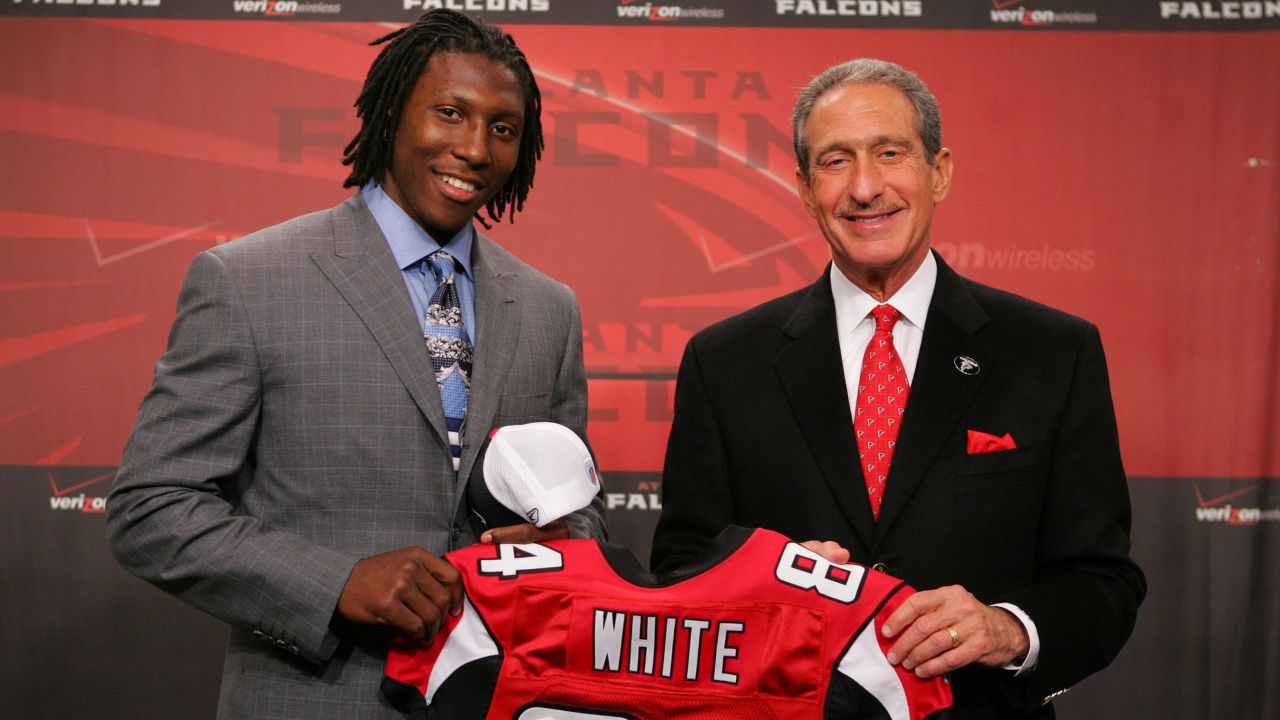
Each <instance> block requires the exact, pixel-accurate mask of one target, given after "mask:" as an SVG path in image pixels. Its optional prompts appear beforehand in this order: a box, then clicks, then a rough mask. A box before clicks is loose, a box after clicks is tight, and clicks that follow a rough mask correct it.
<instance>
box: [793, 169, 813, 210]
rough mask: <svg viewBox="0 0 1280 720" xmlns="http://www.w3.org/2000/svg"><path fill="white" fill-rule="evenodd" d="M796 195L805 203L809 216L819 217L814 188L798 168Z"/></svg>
mask: <svg viewBox="0 0 1280 720" xmlns="http://www.w3.org/2000/svg"><path fill="white" fill-rule="evenodd" d="M796 194H797V195H799V196H800V201H801V202H803V203H804V207H805V209H806V210H808V211H809V214H810V215H812V216H814V217H815V218H816V217H818V206H817V204H816V203H814V201H813V188H812V187H811V186H810V185H809V181H808V180H806V179H805V177H804V173H802V172H800V168H796Z"/></svg>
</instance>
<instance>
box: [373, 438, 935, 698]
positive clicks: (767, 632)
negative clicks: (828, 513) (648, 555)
mask: <svg viewBox="0 0 1280 720" xmlns="http://www.w3.org/2000/svg"><path fill="white" fill-rule="evenodd" d="M483 453H484V455H483V459H482V462H483V463H484V465H483V468H484V478H485V482H484V483H473V484H471V485H470V486H469V487H468V501H469V504H470V506H471V509H472V512H473V515H474V516H475V519H476V522H478V523H480V524H481V525H482V526H486V527H487V526H488V525H492V524H497V523H519V524H514V525H509V526H507V527H504V528H498V529H496V530H494V531H486V532H501V531H511V532H519V530H518V528H530V529H533V530H539V527H538V525H541V528H542V530H545V528H548V527H552V526H553V523H551V522H549V521H550V520H551V519H552V518H557V517H560V516H561V515H563V514H567V513H569V512H572V511H573V510H574V509H576V508H577V507H579V506H580V505H582V504H584V503H586V502H588V501H589V500H590V498H591V497H592V496H593V495H594V494H595V493H596V492H597V491H598V483H599V481H598V478H597V476H596V473H595V467H594V464H593V463H592V461H591V456H590V453H589V452H588V451H587V449H586V447H585V446H583V445H582V444H581V441H580V440H578V438H577V436H576V435H575V434H574V433H572V432H570V431H567V429H566V428H563V427H560V426H556V425H554V424H550V423H535V424H531V425H523V426H508V427H504V428H500V429H499V430H497V431H495V432H494V433H493V434H492V435H491V436H490V439H489V441H488V444H487V447H486V448H484V449H483ZM521 520H527V521H529V522H527V523H520V521H521ZM840 550H842V548H839V546H837V545H835V544H834V543H817V542H810V543H806V544H805V546H801V545H800V544H797V543H793V542H789V541H788V540H787V539H786V538H784V537H782V536H781V535H778V534H777V533H773V532H770V531H766V530H756V531H749V530H745V529H742V528H731V529H730V530H727V531H726V532H725V533H724V534H723V535H722V536H721V537H720V538H718V539H717V540H716V541H715V542H714V543H712V545H711V547H709V548H708V550H707V552H706V553H705V554H704V555H703V556H701V557H700V558H698V559H697V560H695V561H694V562H691V563H689V564H687V565H686V566H684V567H682V568H681V569H679V570H676V571H674V572H671V573H668V574H666V575H662V576H654V575H651V574H649V573H647V572H645V571H644V570H642V569H641V568H640V567H639V565H638V564H637V563H636V561H635V558H634V557H633V556H632V555H631V554H630V552H629V551H627V550H626V549H624V548H620V547H615V546H608V545H602V544H598V543H596V542H595V541H589V540H565V541H559V542H550V543H545V544H543V543H519V544H511V543H504V544H501V545H497V546H496V547H494V546H492V545H490V546H485V545H475V546H472V547H470V548H464V549H462V550H458V551H455V552H453V553H450V554H449V555H448V556H447V559H448V560H449V562H450V563H452V564H453V565H454V566H455V567H456V568H457V570H458V572H459V573H460V575H461V576H462V580H463V584H464V585H465V587H466V596H465V598H464V600H463V610H462V613H461V614H459V615H452V616H449V617H447V618H445V619H444V624H443V626H442V628H441V630H440V635H439V637H437V638H436V639H435V642H433V643H431V644H426V645H424V644H421V643H416V642H411V641H409V640H407V639H405V638H404V637H398V638H397V639H396V640H395V641H394V643H393V645H392V648H391V652H390V654H389V655H388V660H387V666H386V678H385V679H384V681H383V692H384V694H385V695H386V696H387V698H388V699H389V700H391V702H392V704H394V705H396V706H397V707H398V708H400V709H401V710H405V711H407V712H410V713H412V715H413V716H414V717H426V716H427V713H428V712H429V713H430V716H431V717H449V718H453V717H459V718H461V717H466V718H481V717H492V718H503V719H504V720H506V719H507V718H515V717H519V718H522V719H524V718H532V717H536V718H539V720H544V719H545V720H583V719H585V718H590V719H592V720H594V719H597V718H631V719H632V720H658V719H659V718H662V719H664V720H665V719H667V718H684V717H706V716H707V714H708V713H710V714H715V715H717V716H724V717H795V718H814V719H815V720H816V719H817V718H826V717H858V718H889V719H892V720H916V719H919V718H931V719H934V720H938V719H940V718H943V717H945V716H946V713H947V710H946V708H948V707H949V706H950V704H951V694H950V688H949V687H948V685H947V684H946V683H945V682H944V681H943V680H941V679H937V678H935V679H932V680H926V679H923V678H920V677H916V676H915V675H912V674H911V673H910V672H909V671H908V670H907V669H905V668H895V667H893V665H892V664H891V663H890V662H889V660H888V659H887V657H886V654H887V652H888V649H889V644H890V642H891V641H890V640H888V639H886V638H884V637H882V636H881V635H880V633H879V628H880V627H882V625H883V623H885V622H886V621H887V619H888V618H889V617H890V616H891V614H892V613H894V612H895V611H900V609H901V608H902V607H903V603H904V600H907V599H909V598H910V597H911V594H912V592H913V591H912V590H911V588H909V587H907V586H906V585H905V584H904V583H902V582H901V581H898V580H895V579H893V578H890V577H888V576H885V575H882V574H880V573H874V572H870V571H869V570H867V569H866V568H864V567H861V566H856V565H840V564H835V563H832V562H830V561H829V560H828V559H827V558H826V557H824V556H826V555H828V554H837V555H838V552H839V551H840Z"/></svg>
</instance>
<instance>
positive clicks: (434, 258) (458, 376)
mask: <svg viewBox="0 0 1280 720" xmlns="http://www.w3.org/2000/svg"><path fill="white" fill-rule="evenodd" d="M426 261H427V263H429V264H430V266H431V273H432V274H433V275H435V278H436V282H438V283H439V285H438V286H437V287H436V291H435V292H434V293H432V294H431V300H430V301H429V302H428V303H427V318H426V323H425V324H424V325H423V337H424V338H425V339H426V341H427V353H428V354H429V355H431V369H432V370H434V371H435V374H436V386H437V387H439V388H440V401H441V402H442V403H443V404H444V419H445V424H446V425H447V426H448V428H449V450H450V452H452V453H453V470H454V472H457V470H458V465H459V464H460V463H461V461H462V421H463V419H464V418H465V417H466V415H467V395H468V394H469V393H470V391H471V341H470V340H469V339H468V338H467V329H466V327H464V326H463V324H462V304H461V303H459V302H458V286H457V285H456V284H455V283H454V277H453V275H454V270H455V268H456V266H457V265H456V263H457V261H456V260H454V259H453V256H452V255H450V254H449V253H447V252H445V251H444V250H437V251H436V252H433V253H431V254H430V255H428V256H427V259H426Z"/></svg>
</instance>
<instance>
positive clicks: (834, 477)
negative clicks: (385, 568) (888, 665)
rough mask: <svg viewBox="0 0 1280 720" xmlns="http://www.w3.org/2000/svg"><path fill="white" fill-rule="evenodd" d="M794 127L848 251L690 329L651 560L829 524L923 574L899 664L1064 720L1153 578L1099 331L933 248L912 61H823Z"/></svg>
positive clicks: (991, 707) (964, 690) (978, 709)
mask: <svg viewBox="0 0 1280 720" xmlns="http://www.w3.org/2000/svg"><path fill="white" fill-rule="evenodd" d="M792 127H793V133H794V142H795V150H796V161H797V163H798V166H797V169H796V187H797V190H798V192H799V195H800V198H801V199H802V201H803V202H804V205H805V207H806V208H807V209H808V211H809V213H810V214H811V215H813V217H814V219H815V220H817V223H818V227H819V228H820V229H821V231H822V234H823V236H824V237H825V238H826V239H827V242H828V244H829V245H830V247H831V256H832V263H831V265H830V266H828V268H827V270H826V271H825V272H824V273H823V274H822V275H821V277H819V278H818V279H817V281H816V282H814V283H813V284H812V285H810V286H808V287H806V288H803V289H801V290H799V291H797V292H794V293H792V294H790V295H786V296H784V297H781V298H778V299H776V300H773V301H770V302H767V303H765V304H763V305H761V306H759V307H756V308H753V309H751V310H748V311H747V312H745V313H742V314H740V315H737V316H735V317H732V318H729V319H727V320H725V321H723V322H720V323H718V324H716V325H713V326H711V327H709V328H707V329H705V330H703V331H702V332H700V333H698V334H697V335H695V336H694V337H693V339H692V340H690V342H689V344H688V346H687V347H686V349H685V353H684V358H683V360H682V362H681V365H680V374H679V380H678V384H677V387H676V403H675V419H674V422H673V425H672V429H671V439H670V442H669V444H668V448H667V458H666V465H665V470H664V476H663V512H662V517H661V520H660V521H659V524H658V529H657V531H656V534H655V537H654V547H653V560H654V566H655V568H656V569H658V570H664V569H667V568H671V567H674V566H676V565H678V564H679V563H680V562H681V561H683V560H684V559H686V558H689V557H691V556H692V555H694V554H695V553H697V552H698V551H699V549H701V548H702V547H703V546H705V545H706V543H707V542H708V541H709V540H710V539H711V538H713V537H715V536H716V535H717V534H718V533H719V532H720V531H721V530H723V529H724V528H725V527H726V526H729V525H743V526H761V527H768V528H772V529H775V530H778V531H781V532H783V533H785V534H788V535H790V536H792V537H796V538H820V539H822V541H821V542H819V541H816V540H815V541H813V542H810V543H809V545H810V546H811V547H813V548H815V549H819V550H821V551H822V552H823V553H824V554H825V555H826V556H827V557H828V558H829V559H831V560H834V561H836V562H843V561H846V560H848V561H851V562H857V563H862V564H866V565H869V566H871V567H873V568H874V569H876V570H880V571H882V572H886V573H889V574H891V575H896V576H898V577H900V578H902V579H904V580H906V581H907V582H909V583H911V584H912V585H914V586H915V587H916V588H918V589H920V590H921V592H919V593H918V594H916V595H915V596H914V597H913V598H912V600H910V601H909V602H907V603H906V604H904V606H903V607H902V608H901V609H900V610H899V611H898V612H896V613H894V614H893V615H892V616H890V618H889V619H888V620H887V621H886V623H885V624H884V626H883V627H881V628H879V630H880V632H881V635H882V637H883V638H884V640H883V642H884V643H885V644H886V645H888V646H889V648H890V649H889V657H890V659H891V661H892V662H895V663H897V664H900V665H901V667H903V668H905V669H907V670H909V671H912V672H915V673H917V674H919V675H922V676H935V675H940V674H943V673H948V672H949V673H952V679H953V688H954V691H955V698H956V706H955V717H957V718H1048V717H1053V706H1052V705H1051V704H1050V701H1051V700H1052V699H1053V697H1055V696H1057V695H1059V694H1061V693H1063V692H1066V690H1067V689H1068V688H1070V687H1071V686H1072V685H1073V684H1074V683H1076V682H1078V681H1079V680H1081V679H1082V678H1084V677H1085V676H1087V675H1089V674H1091V673H1093V672H1096V671H1097V670H1099V669H1101V668H1103V667H1104V666H1106V665H1107V664H1108V663H1110V662H1111V660H1112V659H1113V658H1114V657H1115V656H1116V654H1117V653H1118V652H1119V650H1120V647H1121V646H1122V645H1123V644H1124V642H1125V640H1126V639H1127V638H1128V636H1129V633H1130V632H1131V631H1132V629H1133V624H1134V620H1135V617H1136V614H1137V608H1138V605H1139V604H1140V603H1141V601H1142V598H1143V597H1144V595H1145V593H1146V581H1145V578H1144V577H1143V575H1142V572H1141V570H1139V568H1138V567H1137V566H1136V565H1135V564H1134V563H1133V561H1132V560H1131V559H1130V558H1129V526H1130V508H1129V495H1128V487H1127V482H1126V478H1125V473H1124V468H1123V466H1122V464H1121V460H1120V448H1119V438H1118V434H1117V431H1116V422H1115V412H1114V409H1113V406H1112V402H1111V392H1110V388H1109V382H1108V377H1107V368H1106V360H1105V358H1104V355H1103V351H1102V342H1101V339H1100V337H1099V334H1098V329H1097V327H1095V326H1094V325H1093V324H1091V323H1089V322H1087V321H1085V320H1083V319H1080V318H1077V317H1073V316H1071V315H1068V314H1066V313H1063V312H1060V311H1057V310H1054V309H1051V308H1048V307H1045V306H1043V305H1040V304H1037V303H1035V302H1033V301H1031V300H1027V299H1025V298H1021V297H1018V296H1015V295H1012V294H1010V293H1007V292H1003V291H1000V290H996V289H994V288H990V287H987V286H984V285H980V284H978V283H975V282H972V281H970V280H967V279H965V278H963V277H961V276H959V275H957V274H956V273H955V271H953V270H952V269H951V268H950V267H948V266H947V264H946V263H945V262H944V261H943V259H942V258H941V257H940V256H938V255H937V253H935V252H932V251H931V250H930V243H931V232H930V231H931V225H932V220H933V213H934V209H935V207H936V206H937V205H938V204H940V203H941V202H942V201H943V200H944V199H945V198H946V197H947V193H948V191H949V190H950V188H951V181H952V170H953V164H954V161H953V158H952V154H951V151H950V150H949V149H947V148H946V147H944V146H943V145H942V125H941V120H940V115H939V112H938V103H937V100H936V99H935V98H934V96H933V94H932V93H931V92H930V91H929V89H928V87H926V86H925V84H924V83H923V82H922V81H921V80H920V79H919V78H918V77H916V75H915V74H913V73H911V72H910V71H908V70H906V69H904V68H902V67H900V66H898V65H895V64H893V63H889V62H885V61H882V60H873V59H861V60H853V61H850V62H847V63H843V64H841V65H837V66H835V67H832V68H829V69H828V70H826V71H825V72H823V73H822V74H821V75H819V76H817V77H816V78H814V79H813V81H812V82H810V83H809V85H808V86H807V87H806V88H805V89H804V90H803V91H802V92H801V93H800V96H799V99H798V100H797V102H796V107H795V111H794V114H793V116H792ZM831 582H838V579H837V578H829V577H821V578H819V577H815V578H814V584H813V588H814V591H815V592H822V588H823V587H824V583H831Z"/></svg>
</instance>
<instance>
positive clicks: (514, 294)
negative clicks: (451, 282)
mask: <svg viewBox="0 0 1280 720" xmlns="http://www.w3.org/2000/svg"><path fill="white" fill-rule="evenodd" d="M471 258H472V272H473V273H474V274H475V283H476V324H477V325H478V326H479V327H477V328H476V329H475V331H474V332H472V337H473V339H474V341H475V357H474V359H473V366H472V369H471V395H470V397H469V399H468V400H467V420H466V427H465V431H464V443H463V449H462V462H461V465H460V467H459V469H458V476H459V477H461V478H466V477H468V476H470V474H471V468H472V466H473V465H474V464H475V459H476V454H477V453H478V452H479V451H480V445H481V443H483V442H484V438H485V436H486V435H487V434H488V433H489V426H490V425H491V424H492V423H493V418H494V416H495V415H496V414H497V412H498V401H499V400H500V399H501V398H502V390H503V388H504V387H505V386H506V382H505V381H504V380H505V378H506V376H507V371H508V370H509V369H510V368H511V361H512V359H513V358H514V357H515V351H516V347H517V345H518V341H519V339H520V317H521V304H520V302H519V290H518V289H517V287H516V283H514V282H512V279H511V278H510V277H509V276H510V275H511V274H512V272H513V270H512V268H510V267H509V266H508V264H507V263H504V262H502V258H501V257H500V255H499V253H498V252H497V251H496V249H495V247H494V245H493V242H492V241H491V240H489V239H488V238H486V237H484V236H483V235H481V234H479V233H476V240H475V245H474V247H473V249H472V251H471ZM504 276H507V277H504ZM468 439H469V442H468V441H466V440H468Z"/></svg>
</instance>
